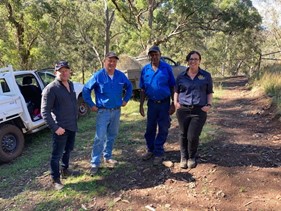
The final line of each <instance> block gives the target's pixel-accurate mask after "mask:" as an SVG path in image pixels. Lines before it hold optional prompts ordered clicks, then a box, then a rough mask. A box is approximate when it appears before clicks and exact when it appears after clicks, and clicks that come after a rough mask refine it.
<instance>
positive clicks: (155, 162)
mask: <svg viewBox="0 0 281 211" xmlns="http://www.w3.org/2000/svg"><path fill="white" fill-rule="evenodd" d="M163 160H164V157H163V156H158V157H154V160H153V165H154V166H158V165H160V164H162V162H163Z"/></svg>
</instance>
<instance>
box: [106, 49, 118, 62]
mask: <svg viewBox="0 0 281 211" xmlns="http://www.w3.org/2000/svg"><path fill="white" fill-rule="evenodd" d="M105 58H116V59H118V60H119V57H118V56H117V55H116V53H114V52H112V51H109V52H108V53H107V54H106V55H105Z"/></svg>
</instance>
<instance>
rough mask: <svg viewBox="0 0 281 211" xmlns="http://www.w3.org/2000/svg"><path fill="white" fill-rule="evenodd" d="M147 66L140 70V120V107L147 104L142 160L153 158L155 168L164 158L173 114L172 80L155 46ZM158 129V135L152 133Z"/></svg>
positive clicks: (150, 53) (169, 68)
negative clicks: (146, 99)
mask: <svg viewBox="0 0 281 211" xmlns="http://www.w3.org/2000/svg"><path fill="white" fill-rule="evenodd" d="M148 56H149V57H150V59H151V63H149V64H147V65H145V66H144V67H143V68H142V72H141V78H140V89H141V93H140V98H141V99H140V114H141V115H142V116H143V117H144V116H145V113H144V109H143V104H144V101H145V98H146V97H147V98H148V102H147V108H148V109H147V124H146V132H145V135H144V137H145V139H146V145H147V153H146V154H145V155H144V156H143V158H142V159H143V160H149V159H151V158H153V157H154V161H153V165H159V164H161V163H162V161H163V159H164V144H165V142H166V139H167V136H168V130H169V127H170V115H171V114H173V113H174V112H175V107H174V104H173V103H170V99H173V94H174V86H175V78H174V75H173V71H172V68H171V66H170V65H169V64H167V63H165V62H163V61H160V58H161V52H160V49H159V47H158V46H152V47H151V48H150V49H149V51H148ZM157 126H158V134H156V131H157Z"/></svg>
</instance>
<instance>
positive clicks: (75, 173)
mask: <svg viewBox="0 0 281 211" xmlns="http://www.w3.org/2000/svg"><path fill="white" fill-rule="evenodd" d="M79 175H80V171H72V170H69V169H65V168H63V169H62V170H61V176H62V178H64V179H65V178H67V177H70V176H79Z"/></svg>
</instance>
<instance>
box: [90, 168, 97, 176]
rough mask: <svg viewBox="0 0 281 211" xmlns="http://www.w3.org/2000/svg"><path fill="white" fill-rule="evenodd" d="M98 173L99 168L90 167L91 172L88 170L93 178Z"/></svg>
mask: <svg viewBox="0 0 281 211" xmlns="http://www.w3.org/2000/svg"><path fill="white" fill-rule="evenodd" d="M98 171H99V167H98V166H96V167H92V168H91V170H90V175H91V176H92V177H93V176H95V175H96V174H97V173H98Z"/></svg>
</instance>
